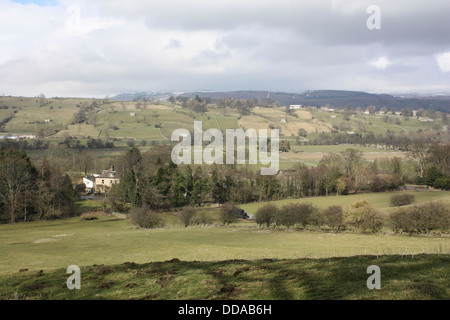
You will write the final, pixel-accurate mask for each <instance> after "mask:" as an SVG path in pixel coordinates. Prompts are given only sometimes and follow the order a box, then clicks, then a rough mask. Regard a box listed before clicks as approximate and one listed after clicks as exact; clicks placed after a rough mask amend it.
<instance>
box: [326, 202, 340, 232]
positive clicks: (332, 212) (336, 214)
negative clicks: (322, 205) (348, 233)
mask: <svg viewBox="0 0 450 320" xmlns="http://www.w3.org/2000/svg"><path fill="white" fill-rule="evenodd" d="M323 215H324V219H325V224H326V225H327V226H329V227H330V228H331V229H334V230H341V229H344V228H345V224H344V213H343V211H342V207H341V206H331V207H328V208H327V209H326V210H325V211H324V212H323Z"/></svg>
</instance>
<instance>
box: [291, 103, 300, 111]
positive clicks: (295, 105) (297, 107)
mask: <svg viewBox="0 0 450 320" xmlns="http://www.w3.org/2000/svg"><path fill="white" fill-rule="evenodd" d="M301 108H302V105H300V104H291V105H290V106H289V109H290V110H298V109H301Z"/></svg>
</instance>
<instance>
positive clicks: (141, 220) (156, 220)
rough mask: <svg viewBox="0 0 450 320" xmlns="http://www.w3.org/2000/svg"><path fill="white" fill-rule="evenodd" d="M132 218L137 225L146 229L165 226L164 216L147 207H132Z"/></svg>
mask: <svg viewBox="0 0 450 320" xmlns="http://www.w3.org/2000/svg"><path fill="white" fill-rule="evenodd" d="M130 220H131V223H132V224H134V225H135V226H138V227H140V228H145V229H153V228H159V227H163V226H164V221H163V219H162V217H161V216H160V215H159V214H158V213H156V212H153V211H151V210H149V209H146V208H132V209H131V210H130Z"/></svg>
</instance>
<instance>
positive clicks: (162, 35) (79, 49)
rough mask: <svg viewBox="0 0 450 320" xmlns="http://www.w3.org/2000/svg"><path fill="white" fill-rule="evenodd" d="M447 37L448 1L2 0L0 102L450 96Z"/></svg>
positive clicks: (449, 44) (449, 22) (449, 43)
mask: <svg viewBox="0 0 450 320" xmlns="http://www.w3.org/2000/svg"><path fill="white" fill-rule="evenodd" d="M371 5H376V6H378V7H379V9H380V13H381V14H380V17H381V20H380V21H381V22H380V23H381V24H380V26H381V29H369V28H368V27H367V20H368V19H369V20H370V22H376V21H377V20H372V18H373V17H375V16H372V14H373V12H371V13H368V12H367V9H368V7H369V6H371ZM449 30H450V1H448V0H433V1H424V0H420V1H419V0H396V1H392V0H370V1H366V0H355V1H353V0H315V1H311V0H304V1H303V0H245V1H243V0H202V1H199V0H163V1H162V0H142V1H137V0H136V1H135V0H128V1H117V0H86V1H83V0H81V1H66V0H34V1H33V0H28V1H27V0H14V1H13V0H0V94H4V95H15V96H19V95H21V96H37V95H39V94H40V93H44V94H45V95H46V96H47V97H52V96H60V97H64V96H65V97H68V96H76V97H105V96H107V95H110V96H113V95H115V94H117V93H122V92H130V91H184V90H218V91H231V90H268V91H284V92H303V91H305V90H318V89H338V90H362V91H368V92H375V93H383V92H384V93H400V92H430V91H432V92H446V93H450V31H449Z"/></svg>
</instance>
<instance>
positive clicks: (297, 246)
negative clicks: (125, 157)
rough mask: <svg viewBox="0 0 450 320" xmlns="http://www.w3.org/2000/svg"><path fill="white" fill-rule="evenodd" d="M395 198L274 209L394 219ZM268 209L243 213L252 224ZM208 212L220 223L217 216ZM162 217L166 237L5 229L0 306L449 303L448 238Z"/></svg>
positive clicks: (115, 225) (114, 223) (72, 223)
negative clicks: (16, 302)
mask: <svg viewBox="0 0 450 320" xmlns="http://www.w3.org/2000/svg"><path fill="white" fill-rule="evenodd" d="M390 195H391V193H377V194H362V195H349V196H334V197H319V198H311V199H297V200H283V201H277V202H275V204H277V205H281V204H283V203H286V202H293V201H295V202H311V203H314V204H315V205H317V206H319V207H321V208H325V207H327V206H329V205H334V204H339V205H345V204H348V203H352V202H355V201H357V200H361V199H365V200H367V201H369V202H370V203H371V204H373V205H374V206H375V207H377V208H379V209H381V210H384V211H386V212H388V211H389V210H390V208H389V207H388V205H389V204H388V201H389V196H390ZM414 195H415V196H416V203H420V202H425V201H430V200H442V201H449V200H450V192H431V191H430V192H414ZM82 205H84V206H87V207H91V206H96V205H101V203H100V202H94V201H86V202H85V203H83V204H82ZM263 205H265V203H254V204H247V205H242V206H241V207H242V208H244V209H245V210H246V211H247V212H249V213H250V214H252V213H254V212H255V211H256V209H257V208H258V207H260V206H263ZM202 210H204V212H205V213H206V214H208V215H210V216H211V217H212V218H213V219H215V221H217V215H218V209H217V208H205V209H202ZM163 217H164V220H165V222H166V226H165V227H164V228H159V229H137V228H135V227H134V226H132V224H131V223H130V221H129V220H128V219H121V218H118V217H115V216H99V217H98V218H97V219H94V220H85V219H82V218H81V217H74V218H70V219H64V220H56V221H39V222H31V223H17V224H14V225H10V224H8V225H0V253H1V259H0V299H448V298H449V286H448V283H449V275H450V273H449V272H448V266H449V264H448V262H450V261H449V259H450V258H449V255H448V254H450V242H449V238H447V237H424V236H405V235H394V234H391V233H389V232H388V233H386V232H382V233H379V234H358V233H350V232H343V233H331V232H316V231H297V230H286V229H283V228H278V229H274V228H259V227H258V226H257V225H256V224H255V223H254V222H253V221H252V220H243V221H239V222H237V223H234V224H232V225H230V226H220V225H218V224H217V223H215V224H213V225H212V226H207V227H200V226H199V227H188V228H185V227H183V226H182V225H181V223H180V221H179V220H178V218H177V217H176V216H175V215H174V214H173V213H165V214H163ZM169 260H172V261H171V262H167V261H169ZM164 261H166V262H165V263H164ZM372 264H376V265H378V266H380V268H381V269H382V275H383V285H382V288H383V290H382V291H379V290H373V291H371V290H367V288H366V286H365V280H366V279H367V277H368V275H367V274H366V272H365V269H366V268H367V267H368V266H369V265H372ZM70 265H77V266H80V267H81V270H82V277H83V282H82V283H83V284H82V288H83V290H76V291H75V290H74V291H70V290H68V289H67V288H66V287H65V280H66V279H67V277H68V275H67V274H66V272H65V269H66V268H67V267H68V266H70ZM25 269H26V270H27V271H24V270H25ZM20 270H22V272H19V271H20ZM41 270H42V271H41Z"/></svg>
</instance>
